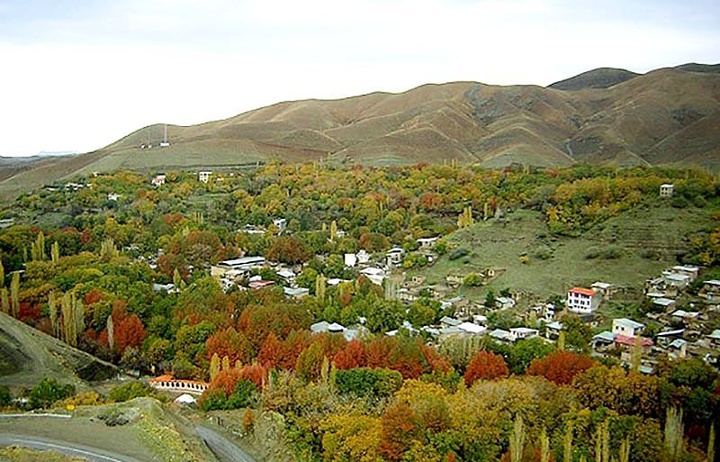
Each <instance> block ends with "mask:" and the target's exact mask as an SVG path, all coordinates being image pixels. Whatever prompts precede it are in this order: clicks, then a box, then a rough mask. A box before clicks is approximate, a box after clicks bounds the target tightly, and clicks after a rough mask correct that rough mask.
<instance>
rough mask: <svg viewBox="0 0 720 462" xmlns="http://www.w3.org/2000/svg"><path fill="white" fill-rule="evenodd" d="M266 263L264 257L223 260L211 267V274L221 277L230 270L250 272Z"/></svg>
mask: <svg viewBox="0 0 720 462" xmlns="http://www.w3.org/2000/svg"><path fill="white" fill-rule="evenodd" d="M264 265H265V258H264V257H242V258H235V259H232V260H223V261H221V262H219V263H218V264H217V265H213V266H211V267H210V275H211V276H213V277H221V276H223V275H224V274H225V273H227V272H228V271H230V270H236V271H240V272H248V271H250V270H251V269H254V268H262V267H263V266H264Z"/></svg>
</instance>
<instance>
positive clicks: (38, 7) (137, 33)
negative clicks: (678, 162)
mask: <svg viewBox="0 0 720 462" xmlns="http://www.w3.org/2000/svg"><path fill="white" fill-rule="evenodd" d="M688 62H699V63H705V64H711V63H712V64H714V63H718V62H720V2H718V1H717V0H683V1H680V0H534V1H533V0H504V1H503V0H477V1H473V0H413V1H409V0H306V1H298V0H264V1H255V0H82V1H81V0H0V156H18V155H25V156H27V155H35V154H37V153H39V152H42V151H77V152H89V151H92V150H95V149H99V148H101V147H103V146H106V145H108V144H110V143H112V142H114V141H116V140H117V139H120V138H122V137H123V136H125V135H127V134H129V133H131V132H133V131H135V130H137V129H140V128H142V127H144V126H147V125H150V124H154V123H167V124H177V125H191V124H196V123H202V122H207V121H211V120H218V119H224V118H227V117H231V116H234V115H237V114H240V113H242V112H245V111H249V110H252V109H256V108H259V107H263V106H267V105H270V104H274V103H277V102H281V101H288V100H298V99H308V98H319V99H335V98H343V97H349V96H356V95H361V94H366V93H371V92H374V91H388V92H403V91H406V90H409V89H411V88H414V87H416V86H419V85H422V84H425V83H444V82H451V81H478V82H482V83H487V84H496V85H515V84H535V85H543V86H544V85H549V84H551V83H553V82H556V81H558V80H563V79H565V78H568V77H571V76H573V75H576V74H579V73H581V72H585V71H587V70H590V69H594V68H598V67H617V68H623V69H628V70H631V71H635V72H642V73H644V72H648V71H651V70H653V69H657V68H661V67H668V66H675V65H679V64H684V63H688Z"/></svg>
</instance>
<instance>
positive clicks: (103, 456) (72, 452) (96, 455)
mask: <svg viewBox="0 0 720 462" xmlns="http://www.w3.org/2000/svg"><path fill="white" fill-rule="evenodd" d="M0 446H21V447H24V448H29V449H35V450H39V451H55V452H60V453H63V454H66V455H68V456H73V457H84V458H85V459H87V460H89V461H91V462H141V461H139V460H138V459H134V458H132V457H128V456H124V455H122V454H117V453H113V452H108V451H103V450H101V449H96V448H91V447H88V446H84V445H80V444H75V443H68V442H65V441H57V440H52V439H48V438H39V437H37V436H23V435H11V434H0Z"/></svg>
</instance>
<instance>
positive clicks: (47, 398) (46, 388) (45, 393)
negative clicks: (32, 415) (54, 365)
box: [28, 378, 75, 409]
mask: <svg viewBox="0 0 720 462" xmlns="http://www.w3.org/2000/svg"><path fill="white" fill-rule="evenodd" d="M74 394H75V386H74V385H71V384H67V385H60V384H59V383H58V381H57V380H55V379H53V378H44V379H42V380H41V381H40V382H39V383H38V384H37V385H35V387H33V389H32V390H30V396H29V397H28V405H29V406H30V408H31V409H38V408H45V407H49V406H50V405H52V404H53V403H56V402H57V401H60V400H61V399H65V398H69V397H70V396H72V395H74Z"/></svg>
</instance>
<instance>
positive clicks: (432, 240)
mask: <svg viewBox="0 0 720 462" xmlns="http://www.w3.org/2000/svg"><path fill="white" fill-rule="evenodd" d="M438 240H440V238H439V237H422V238H420V239H418V240H417V243H418V245H419V246H420V249H421V250H430V249H432V248H433V247H434V246H435V244H436V243H437V241H438Z"/></svg>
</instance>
